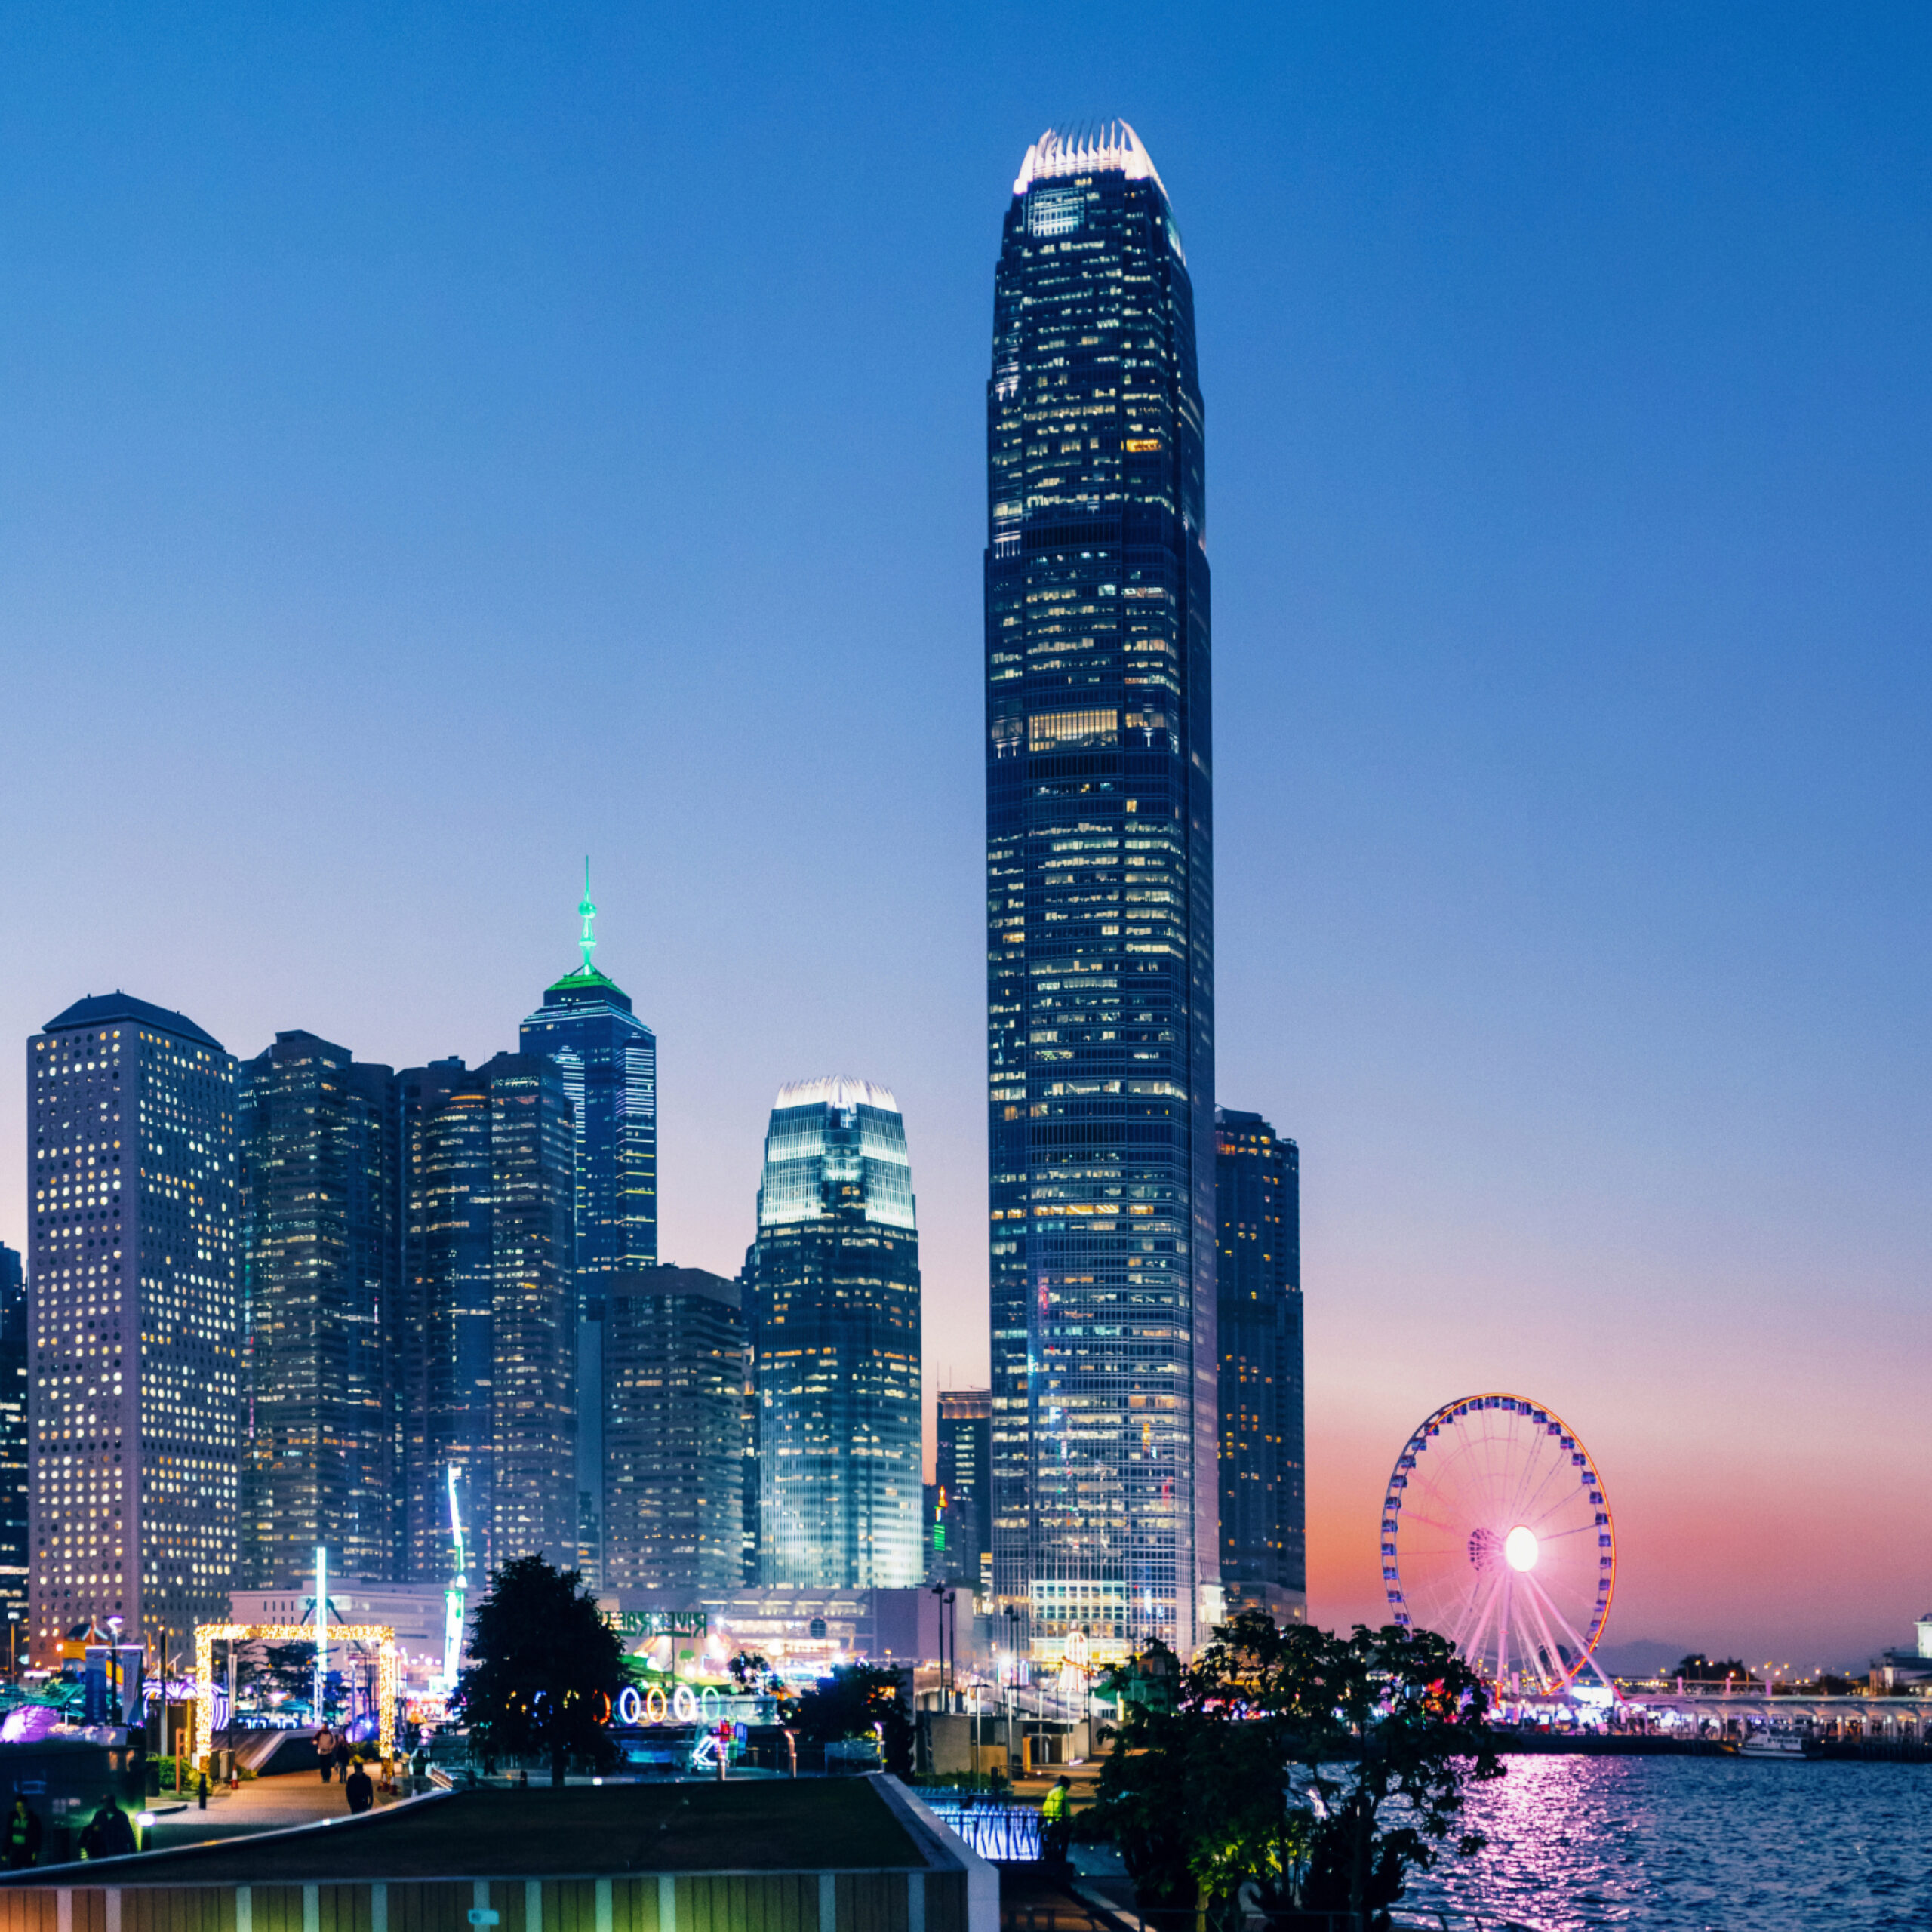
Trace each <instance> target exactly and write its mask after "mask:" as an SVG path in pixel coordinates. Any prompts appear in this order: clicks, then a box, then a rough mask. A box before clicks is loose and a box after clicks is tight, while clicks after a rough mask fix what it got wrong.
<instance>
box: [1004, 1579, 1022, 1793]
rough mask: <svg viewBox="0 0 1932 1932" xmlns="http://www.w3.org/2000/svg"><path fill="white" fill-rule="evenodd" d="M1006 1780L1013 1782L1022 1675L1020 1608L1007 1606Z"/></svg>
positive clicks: (1011, 1605) (1012, 1605)
mask: <svg viewBox="0 0 1932 1932" xmlns="http://www.w3.org/2000/svg"><path fill="white" fill-rule="evenodd" d="M1004 1675H1005V1677H1006V1778H1007V1782H1008V1783H1009V1784H1011V1783H1012V1782H1013V1716H1014V1709H1015V1708H1016V1706H1017V1704H1018V1703H1019V1700H1018V1698H1017V1697H1016V1696H1015V1695H1014V1693H1015V1691H1016V1690H1017V1689H1018V1688H1019V1684H1018V1681H1017V1680H1018V1678H1019V1675H1020V1606H1019V1605H1018V1604H1011V1603H1010V1604H1008V1605H1007V1606H1006V1670H1005V1673H1004Z"/></svg>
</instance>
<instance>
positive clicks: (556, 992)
mask: <svg viewBox="0 0 1932 1932" xmlns="http://www.w3.org/2000/svg"><path fill="white" fill-rule="evenodd" d="M543 1004H545V1005H546V1006H559V1005H561V1006H590V1005H609V1006H616V1007H621V1008H623V1011H625V1012H626V1013H628V1012H629V1011H630V1010H631V996H630V995H629V993H627V992H625V991H624V989H623V987H621V986H619V985H618V984H617V981H616V980H614V979H612V978H611V976H610V974H608V973H600V972H598V970H597V968H595V966H592V964H590V963H589V961H585V963H584V964H583V965H581V966H580V967H579V968H577V971H575V972H574V973H566V974H565V975H564V977H562V978H561V980H552V982H551V983H550V984H549V986H546V987H545V988H544V989H543ZM532 1017H534V1015H533V1016H532Z"/></svg>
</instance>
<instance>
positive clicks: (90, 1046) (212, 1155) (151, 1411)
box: [27, 993, 241, 1667]
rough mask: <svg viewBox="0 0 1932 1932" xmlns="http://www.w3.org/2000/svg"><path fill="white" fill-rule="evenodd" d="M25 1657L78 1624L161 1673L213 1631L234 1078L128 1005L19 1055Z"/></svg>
mask: <svg viewBox="0 0 1932 1932" xmlns="http://www.w3.org/2000/svg"><path fill="white" fill-rule="evenodd" d="M27 1128H28V1134H29V1140H31V1142H32V1155H31V1157H30V1158H31V1160H32V1174H33V1201H32V1208H33V1221H32V1237H31V1241H32V1246H31V1248H30V1250H29V1289H30V1294H31V1300H30V1303H29V1308H28V1311H27V1327H28V1340H29V1356H30V1358H31V1366H32V1377H31V1378H30V1389H29V1396H28V1428H29V1437H30V1445H29V1446H30V1454H31V1464H30V1466H29V1471H28V1477H27V1482H28V1520H29V1540H30V1542H31V1544H32V1555H31V1561H32V1610H31V1612H30V1615H31V1620H32V1647H33V1654H34V1657H35V1661H36V1662H37V1663H44V1664H49V1665H51V1666H55V1667H58V1665H59V1663H60V1640H61V1638H62V1636H63V1634H64V1633H65V1632H66V1631H67V1630H69V1629H72V1627H73V1626H75V1625H76V1624H85V1623H89V1622H96V1623H99V1624H100V1626H102V1627H103V1628H106V1629H113V1628H114V1627H115V1620H116V1619H118V1620H119V1626H120V1628H121V1630H122V1633H123V1635H125V1638H126V1640H127V1641H129V1642H131V1643H132V1642H145V1643H147V1644H151V1645H152V1651H151V1654H152V1655H153V1656H155V1657H156V1658H157V1659H159V1660H168V1659H172V1658H174V1657H177V1656H178V1655H183V1654H186V1655H188V1656H192V1654H193V1641H194V1638H193V1631H194V1626H195V1624H196V1623H205V1622H207V1621H209V1620H212V1619H217V1618H219V1617H223V1616H225V1615H226V1614H227V1609H228V1592H229V1586H230V1583H232V1580H233V1577H234V1571H235V1485H236V1476H237V1448H238V1441H237V1438H238V1432H239V1423H240V1419H241V1402H240V1392H239V1387H238V1361H237V1355H238V1345H239V1337H238V1332H237V1330H238V1323H237V1308H236V1298H235V1062H234V1060H233V1059H232V1057H230V1056H229V1054H228V1053H227V1052H226V1051H225V1050H224V1049H223V1047H222V1045H221V1043H220V1041H217V1040H216V1039H214V1038H211V1036H210V1035H208V1034H207V1033H205V1032H203V1031H202V1029H201V1028H200V1027H198V1026H196V1025H195V1023H194V1022H193V1021H192V1020H189V1019H188V1018H187V1017H186V1016H185V1015H183V1014H179V1013H170V1012H168V1011H165V1009H164V1008H161V1007H158V1006H151V1005H149V1004H148V1002H147V1001H146V1000H143V999H131V998H128V995H126V994H125V993H112V994H108V995H103V996H102V997H100V998H89V999H84V1000H81V1001H77V1002H76V1003H75V1004H74V1005H72V1006H70V1007H69V1008H67V1010H66V1011H65V1012H64V1013H63V1014H60V1016H59V1017H57V1019H54V1020H49V1021H48V1023H47V1026H46V1028H45V1031H43V1032H40V1033H37V1034H35V1035H34V1036H33V1038H32V1039H30V1040H29V1041H28V1042H27Z"/></svg>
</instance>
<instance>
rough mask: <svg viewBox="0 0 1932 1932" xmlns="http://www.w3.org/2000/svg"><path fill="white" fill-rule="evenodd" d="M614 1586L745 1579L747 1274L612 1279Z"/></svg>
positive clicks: (667, 1271)
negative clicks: (736, 1277)
mask: <svg viewBox="0 0 1932 1932" xmlns="http://www.w3.org/2000/svg"><path fill="white" fill-rule="evenodd" d="M604 1293H605V1313H604V1466H605V1491H604V1524H605V1545H604V1586H605V1589H608V1590H672V1591H682V1592H685V1593H686V1594H687V1595H691V1596H693V1597H695V1596H696V1595H697V1593H698V1592H701V1591H702V1592H708V1593H716V1594H725V1593H729V1592H733V1591H735V1590H737V1589H740V1587H741V1586H743V1583H744V1579H745V1512H744V1501H745V1496H744V1481H745V1477H744V1469H745V1421H746V1417H745V1375H746V1337H745V1322H744V1316H743V1312H742V1309H741V1306H740V1301H741V1297H740V1287H739V1284H738V1283H737V1282H736V1281H726V1280H725V1279H724V1278H723V1277H722V1276H721V1275H711V1274H707V1273H706V1272H705V1271H704V1269H702V1268H640V1269H620V1270H619V1271H618V1272H616V1273H614V1274H612V1275H608V1276H607V1277H606V1278H605V1285H604Z"/></svg>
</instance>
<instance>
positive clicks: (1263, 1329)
mask: <svg viewBox="0 0 1932 1932" xmlns="http://www.w3.org/2000/svg"><path fill="white" fill-rule="evenodd" d="M1214 1121H1215V1133H1216V1140H1217V1155H1216V1159H1215V1183H1214V1207H1215V1217H1216V1220H1217V1244H1218V1247H1219V1250H1220V1253H1219V1257H1218V1260H1217V1269H1216V1287H1215V1297H1216V1300H1217V1303H1218V1316H1217V1329H1218V1334H1217V1343H1218V1346H1219V1347H1220V1352H1221V1582H1222V1585H1223V1589H1225V1590H1226V1595H1227V1599H1228V1609H1229V1613H1230V1614H1233V1613H1235V1612H1236V1611H1241V1610H1265V1611H1267V1613H1268V1614H1269V1615H1270V1616H1271V1617H1273V1618H1274V1619H1275V1621H1276V1622H1277V1623H1288V1622H1291V1621H1293V1620H1296V1619H1298V1618H1300V1617H1302V1616H1303V1615H1305V1614H1306V1607H1307V1595H1306V1592H1307V1587H1308V1579H1307V1530H1306V1484H1305V1480H1304V1454H1303V1428H1302V1322H1301V1315H1302V1301H1301V1155H1300V1149H1297V1146H1296V1145H1295V1143H1294V1142H1293V1141H1292V1140H1288V1139H1287V1138H1285V1137H1284V1136H1282V1135H1280V1134H1277V1133H1276V1132H1275V1130H1274V1129H1273V1128H1272V1127H1271V1126H1269V1124H1268V1123H1267V1121H1265V1120H1263V1118H1262V1117H1261V1116H1260V1115H1259V1114H1250V1113H1238V1112H1236V1111H1235V1109H1233V1108H1232V1107H1218V1108H1217V1109H1215V1113H1214Z"/></svg>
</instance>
